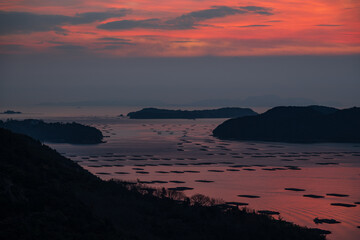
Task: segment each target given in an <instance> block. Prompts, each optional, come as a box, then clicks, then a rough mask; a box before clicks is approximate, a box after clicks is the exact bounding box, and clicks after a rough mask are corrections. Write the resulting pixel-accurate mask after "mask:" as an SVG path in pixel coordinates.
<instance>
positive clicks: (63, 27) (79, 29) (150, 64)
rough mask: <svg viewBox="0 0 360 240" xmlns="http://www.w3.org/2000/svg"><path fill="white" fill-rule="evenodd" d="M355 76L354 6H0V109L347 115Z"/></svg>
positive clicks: (194, 0) (86, 2) (84, 1)
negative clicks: (169, 108) (118, 107)
mask: <svg viewBox="0 0 360 240" xmlns="http://www.w3.org/2000/svg"><path fill="white" fill-rule="evenodd" d="M359 69H360V1H358V0H313V1H311V0H309V1H297V0H293V1H285V0H274V1H265V0H260V1H227V0H223V1H216V0H215V1H210V0H209V1H207V0H181V1H180V0H179V1H177V0H172V1H169V0H167V1H163V0H158V1H150V0H135V1H117V0H102V1H100V0H11V1H10V0H6V1H4V0H0V72H1V75H0V76H1V80H0V107H1V106H3V107H11V106H13V105H21V104H43V103H50V104H60V103H64V104H68V103H69V102H72V103H74V104H75V105H76V104H77V103H79V102H80V103H89V104H99V103H103V104H108V103H111V104H115V103H116V104H125V105H126V104H131V105H136V104H140V105H142V106H144V105H145V106H154V105H156V104H157V103H163V104H189V103H193V102H198V101H200V102H201V101H205V102H210V103H217V104H220V103H223V104H224V105H226V106H229V105H233V106H240V105H241V106H243V105H244V104H245V105H246V104H249V101H245V102H244V101H238V100H239V99H240V100H244V99H246V98H251V99H252V101H253V102H254V101H255V102H256V104H260V105H261V104H265V105H266V106H269V105H271V106H273V105H278V104H296V103H302V104H306V103H313V104H325V105H337V106H354V105H360V95H359V89H360V80H359V79H360V70H359ZM253 97H255V100H254V98H253ZM289 98H296V99H295V101H290V100H289ZM229 99H230V100H231V101H228V100H229ZM259 99H260V100H259ZM274 99H275V100H276V99H277V100H276V101H275V100H274ZM279 99H282V100H281V101H280V103H279V101H278V100H279ZM299 99H300V100H299ZM258 100H259V101H258ZM273 100H274V101H273ZM250 102H251V101H250ZM259 102H262V103H259ZM272 102H273V103H272ZM274 102H276V103H274ZM270 103H272V104H270ZM256 104H255V105H256ZM220 105H221V104H220ZM247 106H250V105H247Z"/></svg>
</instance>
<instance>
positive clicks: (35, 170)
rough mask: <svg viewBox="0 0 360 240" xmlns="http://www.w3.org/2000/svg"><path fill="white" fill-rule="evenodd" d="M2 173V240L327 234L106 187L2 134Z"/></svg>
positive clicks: (215, 203) (126, 187) (52, 154)
mask: <svg viewBox="0 0 360 240" xmlns="http://www.w3.org/2000/svg"><path fill="white" fill-rule="evenodd" d="M0 173H1V174H0V189H1V190H2V191H1V192H0V193H1V194H0V199H1V207H2V212H1V221H2V223H4V224H0V235H1V236H5V238H3V239H103V240H113V239H124V240H130V239H139V240H147V239H158V240H165V239H166V240H168V239H174V240H180V239H189V240H198V239H209V240H216V239H228V240H232V239H234V240H235V239H242V240H250V239H265V240H266V239H277V240H288V239H292V240H300V239H307V240H324V239H325V236H324V235H323V234H325V233H326V232H324V231H323V230H320V229H310V228H304V227H300V226H298V225H295V224H292V223H289V222H285V221H283V220H276V219H274V218H272V217H271V216H270V215H266V214H258V213H256V212H255V211H251V210H248V209H239V208H238V207H239V205H240V204H237V205H235V206H234V205H230V204H229V205H228V204H226V203H221V201H220V200H214V199H211V198H209V197H206V196H204V195H201V194H195V195H193V196H191V197H187V196H185V195H184V194H182V193H181V192H177V191H173V190H167V189H165V188H162V189H154V188H149V187H147V186H146V185H143V184H141V183H130V182H122V181H115V180H111V181H102V180H101V179H100V178H98V177H96V176H94V175H92V174H91V173H89V172H88V171H86V170H85V169H83V168H82V167H80V166H79V165H78V164H77V163H75V162H73V161H71V160H70V159H67V158H65V157H63V156H61V155H60V154H59V153H57V152H56V151H55V150H53V149H51V148H49V147H47V146H46V145H43V144H41V143H40V142H38V141H35V140H33V139H31V138H30V137H28V136H25V135H20V134H15V133H12V132H10V131H8V130H5V129H2V128H0ZM5 223H6V224H5Z"/></svg>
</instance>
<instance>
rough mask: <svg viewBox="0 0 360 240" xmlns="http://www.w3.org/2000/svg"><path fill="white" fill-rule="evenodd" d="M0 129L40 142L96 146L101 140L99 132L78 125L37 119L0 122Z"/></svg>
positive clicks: (92, 128) (95, 129)
mask: <svg viewBox="0 0 360 240" xmlns="http://www.w3.org/2000/svg"><path fill="white" fill-rule="evenodd" d="M0 127H2V128H6V129H9V130H11V131H13V132H15V133H22V134H25V135H28V136H30V137H32V138H35V139H37V140H40V141H42V142H52V143H71V144H97V143H101V142H102V140H103V135H102V132H101V131H100V130H98V129H97V128H94V127H90V126H86V125H82V124H79V123H75V122H73V123H59V122H56V123H46V122H44V121H42V120H37V119H26V120H21V121H20V120H7V121H5V122H3V121H1V120H0Z"/></svg>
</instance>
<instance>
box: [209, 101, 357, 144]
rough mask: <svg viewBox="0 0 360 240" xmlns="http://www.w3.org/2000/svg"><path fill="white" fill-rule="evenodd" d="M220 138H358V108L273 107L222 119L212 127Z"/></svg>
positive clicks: (309, 140) (300, 140) (299, 140)
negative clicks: (261, 112)
mask: <svg viewBox="0 0 360 240" xmlns="http://www.w3.org/2000/svg"><path fill="white" fill-rule="evenodd" d="M213 135H214V136H215V137H218V138H221V139H234V140H251V141H274V142H293V143H316V142H338V143H358V142H360V108H357V107H353V108H349V109H343V110H339V109H335V108H329V107H323V106H307V107H275V108H272V109H270V110H269V111H267V112H265V113H263V114H260V115H257V116H248V117H242V118H235V119H230V120H227V121H225V122H224V123H222V124H220V125H219V126H218V127H216V128H215V129H214V130H213Z"/></svg>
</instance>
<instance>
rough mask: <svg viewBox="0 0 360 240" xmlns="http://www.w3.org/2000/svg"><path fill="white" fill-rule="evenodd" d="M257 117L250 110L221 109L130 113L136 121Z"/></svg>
mask: <svg viewBox="0 0 360 240" xmlns="http://www.w3.org/2000/svg"><path fill="white" fill-rule="evenodd" d="M253 115H257V113H256V112H254V111H253V110H251V109H250V108H219V109H209V110H192V111H188V110H168V109H158V108H143V109H142V110H140V111H137V112H130V113H128V115H127V116H128V117H130V118H134V119H196V118H234V117H244V116H253Z"/></svg>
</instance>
